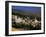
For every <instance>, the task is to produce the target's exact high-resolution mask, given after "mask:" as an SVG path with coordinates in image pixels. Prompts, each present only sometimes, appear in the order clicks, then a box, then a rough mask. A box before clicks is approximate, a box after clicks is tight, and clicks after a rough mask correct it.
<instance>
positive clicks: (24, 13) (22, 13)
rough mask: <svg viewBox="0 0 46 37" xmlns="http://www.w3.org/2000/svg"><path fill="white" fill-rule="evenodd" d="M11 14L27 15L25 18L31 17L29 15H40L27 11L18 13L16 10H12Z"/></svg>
mask: <svg viewBox="0 0 46 37" xmlns="http://www.w3.org/2000/svg"><path fill="white" fill-rule="evenodd" d="M12 13H15V14H16V13H18V14H21V15H27V16H31V15H35V16H39V17H40V16H41V13H40V12H39V13H33V12H31V11H29V12H27V11H20V10H17V9H13V10H12Z"/></svg>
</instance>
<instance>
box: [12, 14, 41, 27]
mask: <svg viewBox="0 0 46 37" xmlns="http://www.w3.org/2000/svg"><path fill="white" fill-rule="evenodd" d="M12 22H16V23H23V24H25V25H32V26H33V27H36V26H37V25H41V24H40V23H41V21H38V20H37V19H36V18H34V19H30V18H29V17H27V18H24V19H23V18H21V17H19V16H17V15H12Z"/></svg>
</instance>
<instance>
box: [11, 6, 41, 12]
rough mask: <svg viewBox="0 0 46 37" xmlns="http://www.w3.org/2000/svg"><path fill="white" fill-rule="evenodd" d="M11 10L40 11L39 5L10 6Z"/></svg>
mask: <svg viewBox="0 0 46 37" xmlns="http://www.w3.org/2000/svg"><path fill="white" fill-rule="evenodd" d="M12 9H13V10H20V11H25V12H28V11H31V12H37V13H38V12H41V7H29V6H12Z"/></svg>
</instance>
